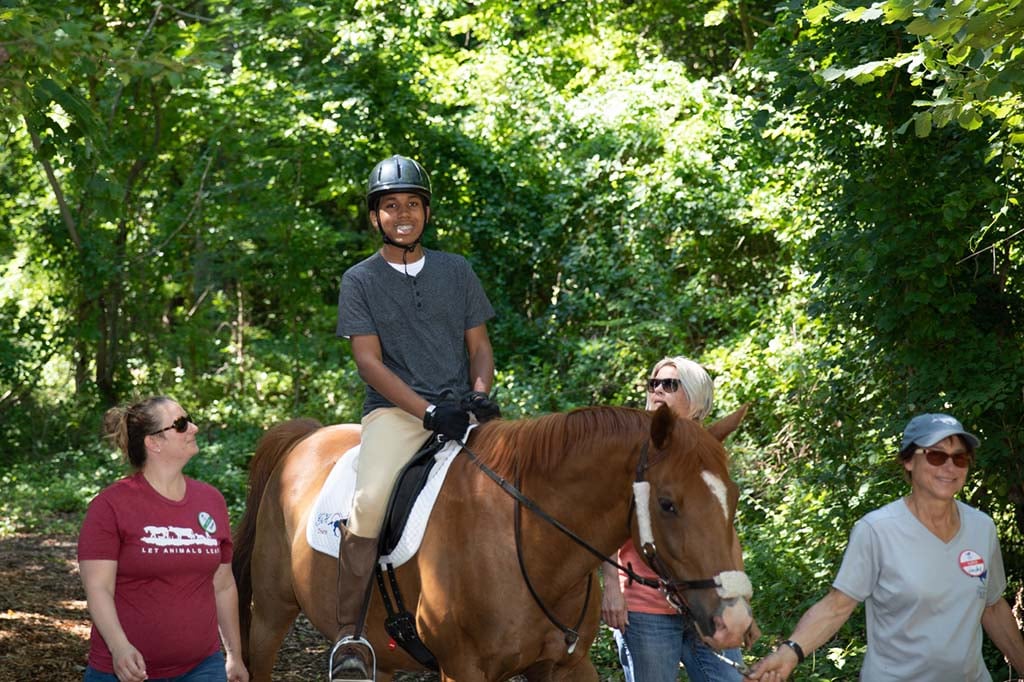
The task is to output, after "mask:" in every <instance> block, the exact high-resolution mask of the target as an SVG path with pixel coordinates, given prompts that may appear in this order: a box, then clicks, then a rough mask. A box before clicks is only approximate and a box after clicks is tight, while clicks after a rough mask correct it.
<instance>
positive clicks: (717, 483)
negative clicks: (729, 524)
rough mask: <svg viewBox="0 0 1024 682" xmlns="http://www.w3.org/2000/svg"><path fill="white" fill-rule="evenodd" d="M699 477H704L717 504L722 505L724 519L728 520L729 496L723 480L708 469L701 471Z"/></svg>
mask: <svg viewBox="0 0 1024 682" xmlns="http://www.w3.org/2000/svg"><path fill="white" fill-rule="evenodd" d="M700 477H701V478H703V479H704V482H705V483H707V486H708V487H709V488H711V492H712V493H713V494H714V496H715V497H716V498H717V499H718V504H720V505H722V513H723V514H725V520H726V521H728V520H729V498H728V497H727V494H726V493H727V491H726V487H725V482H724V481H723V480H722V479H720V478H719V477H718V476H715V475H714V474H713V473H711V472H710V471H702V472H701V474H700Z"/></svg>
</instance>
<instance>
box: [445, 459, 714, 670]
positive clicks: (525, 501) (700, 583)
mask: <svg viewBox="0 0 1024 682" xmlns="http://www.w3.org/2000/svg"><path fill="white" fill-rule="evenodd" d="M456 442H457V443H458V444H459V445H460V446H462V450H463V452H465V453H466V456H467V457H469V459H470V461H471V462H473V464H475V465H476V467H477V468H478V469H480V470H481V471H482V472H483V473H484V474H486V475H487V477H488V478H490V479H491V480H492V481H494V482H495V483H497V484H498V486H499V487H500V488H501V489H502V490H504V491H505V492H506V493H507V494H508V495H509V496H511V497H512V498H513V499H514V500H515V501H516V518H515V527H516V553H517V555H518V557H519V568H520V570H521V571H522V573H523V578H524V579H525V580H526V584H527V587H528V588H529V589H530V594H531V595H532V596H533V599H534V601H535V602H537V605H538V606H539V607H540V608H541V610H542V611H544V615H545V616H547V619H548V620H549V621H551V623H552V624H553V625H554V626H555V627H557V628H558V629H559V630H561V631H562V633H563V634H565V642H566V646H568V647H569V653H572V651H573V649H574V648H575V646H576V641H577V640H578V639H579V633H578V632H577V629H578V628H579V626H580V624H581V623H582V622H583V617H584V614H585V613H586V610H587V600H589V598H590V588H591V582H592V579H593V576H592V575H591V576H590V577H589V578H588V579H587V600H585V601H584V603H583V611H582V613H580V618H579V621H578V622H577V623H576V626H575V628H569V627H566V626H565V625H563V624H562V623H561V622H559V620H558V619H557V618H556V617H555V616H554V614H553V613H552V612H551V610H550V609H549V608H548V607H547V606H546V605H545V604H544V602H543V601H542V600H541V598H540V595H538V594H537V592H536V590H535V589H534V587H533V584H532V583H531V582H530V578H529V576H528V575H527V573H526V566H525V564H524V563H523V557H522V547H521V542H520V532H519V525H520V521H519V510H520V506H522V507H526V508H527V509H529V510H530V511H531V512H533V513H534V514H535V515H537V516H538V517H540V518H541V519H542V520H543V521H544V522H546V523H548V524H549V525H551V526H553V527H554V528H555V529H556V530H558V531H559V532H560V533H562V534H563V535H565V536H566V537H568V538H569V539H570V540H572V541H573V542H575V543H576V544H577V545H579V546H580V547H582V548H583V549H585V550H587V551H588V552H590V553H591V554H592V555H594V556H595V557H597V558H598V559H600V560H601V562H603V563H607V564H611V565H612V566H614V567H616V568H617V569H619V570H620V571H622V572H623V573H625V574H626V576H628V578H629V580H630V581H632V582H637V583H640V584H642V585H646V586H648V587H654V588H657V589H660V590H662V592H664V593H665V595H666V597H667V599H668V601H669V603H670V604H672V606H673V607H675V608H676V610H678V611H679V612H680V613H681V614H682V615H684V616H686V618H687V619H688V620H689V621H690V622H691V623H692V622H695V620H696V619H695V618H694V616H693V613H692V612H691V611H690V608H689V606H687V605H686V599H685V597H683V595H682V591H683V590H701V589H713V588H717V587H718V586H719V585H718V583H717V582H716V581H715V580H714V579H706V580H674V579H672V578H671V577H669V575H668V568H667V567H666V566H665V563H664V561H662V560H661V558H660V557H659V556H658V551H657V547H655V544H654V539H653V538H649V539H647V540H644V544H643V547H642V551H643V554H644V558H645V559H646V560H647V562H648V563H649V564H650V566H651V569H652V570H653V571H654V572H655V574H657V576H658V579H657V580H651V579H650V578H645V577H644V576H642V575H639V574H638V573H636V572H635V571H634V570H633V567H632V564H629V565H626V566H623V565H622V564H620V563H619V562H617V561H615V560H614V559H612V558H611V557H608V556H605V555H604V554H603V553H602V552H601V551H600V550H598V549H597V548H595V547H594V546H593V545H591V544H590V543H588V542H587V541H586V540H584V539H583V538H581V537H580V536H578V535H576V533H574V532H573V531H572V530H570V529H569V528H568V527H566V526H565V524H563V523H562V522H561V521H559V520H558V519H556V518H554V517H553V516H551V515H550V514H548V513H547V512H545V511H544V510H543V509H541V508H540V506H539V505H538V504H537V503H536V502H534V501H533V500H532V499H530V498H529V497H527V496H526V495H524V494H523V493H522V491H521V490H519V488H518V487H516V486H515V485H513V484H512V483H510V482H508V481H507V480H505V479H504V478H503V477H502V476H500V475H499V474H498V473H497V472H496V471H494V470H493V469H491V468H490V467H489V466H487V465H486V464H484V463H483V461H481V460H480V458H479V456H477V454H476V453H475V452H473V451H472V450H471V449H470V448H469V446H468V445H466V443H465V442H463V441H462V440H456ZM647 450H648V443H647V441H645V442H644V444H643V447H642V448H641V450H640V459H639V461H638V462H637V467H636V480H637V483H639V484H645V485H646V481H645V479H644V473H645V472H646V471H647V469H649V468H650V467H651V466H653V465H654V464H655V463H656V461H652V462H648V458H647ZM635 489H636V485H634V490H635ZM630 507H631V509H636V505H635V504H631V505H630ZM636 513H637V516H638V522H639V521H640V512H639V510H637V512H636ZM648 514H649V512H648ZM647 526H648V532H647V534H648V535H649V526H650V519H649V518H648V519H647Z"/></svg>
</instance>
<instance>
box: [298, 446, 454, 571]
mask: <svg viewBox="0 0 1024 682" xmlns="http://www.w3.org/2000/svg"><path fill="white" fill-rule="evenodd" d="M460 449H461V446H460V445H459V444H458V443H455V442H449V443H447V444H445V446H444V447H443V448H441V450H440V452H438V453H437V454H436V455H434V461H435V462H436V463H435V464H434V468H433V469H431V470H430V474H429V475H428V477H427V485H426V486H425V487H424V488H423V490H422V491H421V492H420V494H419V497H417V498H416V502H415V503H413V507H412V512H411V513H410V514H409V521H408V522H407V523H406V525H405V530H404V531H402V537H401V539H400V540H399V541H398V545H397V546H396V547H395V550H394V551H393V552H392V553H391V554H389V555H387V556H382V557H381V558H380V563H381V565H382V566H383V565H385V564H392V565H393V566H401V565H402V564H404V563H405V562H406V561H408V560H409V559H410V558H412V557H413V556H414V555H415V554H416V550H418V549H419V548H420V542H422V541H423V533H424V531H425V530H426V529H427V519H429V518H430V510H431V509H433V508H434V502H436V501H437V493H438V492H440V490H441V484H442V483H444V477H445V476H446V475H447V473H448V467H449V466H451V463H452V460H454V459H455V455H456V454H458V452H459V450H460ZM358 461H359V446H358V445H357V446H355V447H354V448H352V449H351V450H349V451H348V452H346V453H345V454H344V455H342V456H341V458H340V459H339V460H338V461H337V462H335V464H334V468H333V469H331V473H329V474H328V475H327V480H326V481H324V487H323V488H322V489H321V490H320V494H319V495H317V498H316V502H315V503H314V504H313V510H312V511H311V512H310V514H309V520H308V522H307V523H306V540H307V541H308V542H309V546H310V547H312V548H313V549H315V550H317V551H318V552H323V553H324V554H328V555H330V556H332V557H335V558H337V556H338V545H339V543H340V539H341V526H343V525H345V524H346V523H347V522H348V517H349V515H350V514H351V511H352V498H353V497H354V496H355V490H356V464H357V463H358Z"/></svg>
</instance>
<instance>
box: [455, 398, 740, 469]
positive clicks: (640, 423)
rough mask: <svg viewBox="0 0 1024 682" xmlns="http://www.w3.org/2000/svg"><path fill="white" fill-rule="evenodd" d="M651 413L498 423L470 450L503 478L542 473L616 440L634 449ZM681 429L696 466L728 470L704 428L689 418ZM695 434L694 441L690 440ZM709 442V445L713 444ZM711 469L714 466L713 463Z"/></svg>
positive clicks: (605, 411)
mask: <svg viewBox="0 0 1024 682" xmlns="http://www.w3.org/2000/svg"><path fill="white" fill-rule="evenodd" d="M651 419H652V415H651V413H650V412H647V411H646V410H639V409H634V408H628V407H581V408H577V409H575V410H572V411H570V412H565V413H556V414H548V415H544V416H542V417H534V418H530V419H519V420H512V421H504V420H495V421H492V422H488V423H487V424H485V425H484V426H482V427H480V428H478V429H475V431H474V435H473V438H472V440H471V443H470V447H471V448H472V449H473V451H474V452H475V453H476V454H477V455H478V456H479V457H480V459H481V460H483V461H484V462H485V463H486V464H487V465H488V466H489V467H491V468H492V469H494V470H495V471H496V472H497V473H498V474H500V475H501V476H503V477H505V478H512V477H514V476H517V475H518V476H531V475H544V474H546V473H549V472H551V471H553V470H554V469H556V468H557V467H558V466H559V464H560V463H562V462H563V461H564V460H565V459H566V458H568V457H571V456H573V455H574V453H580V452H585V453H590V452H592V451H593V450H595V449H601V450H604V449H606V448H607V447H608V446H609V445H610V444H612V443H613V442H614V441H618V443H617V444H618V446H619V447H621V448H623V449H624V450H632V446H634V445H637V444H639V442H640V437H641V436H646V435H647V434H648V433H649V432H650V429H651ZM681 428H683V429H684V434H685V433H687V432H688V431H690V430H691V429H692V430H693V431H692V433H690V434H688V435H687V438H686V439H687V440H688V441H689V442H690V443H692V444H693V446H694V447H693V448H692V452H694V453H695V455H696V456H694V457H687V458H686V460H687V461H688V462H693V463H694V464H695V465H696V464H699V463H700V462H704V461H706V460H707V459H708V458H710V459H711V462H709V464H712V462H716V461H717V462H719V463H720V465H721V466H725V463H724V459H725V451H724V449H722V448H720V447H718V448H716V447H715V446H714V445H713V444H712V443H717V441H715V440H714V439H713V438H712V439H708V438H707V437H704V438H701V437H697V435H696V432H697V431H703V429H702V428H701V427H700V426H699V425H698V424H697V423H696V422H691V421H690V420H682V424H681ZM691 436H692V437H691ZM709 440H710V442H709ZM712 465H713V464H712Z"/></svg>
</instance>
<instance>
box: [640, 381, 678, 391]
mask: <svg viewBox="0 0 1024 682" xmlns="http://www.w3.org/2000/svg"><path fill="white" fill-rule="evenodd" d="M659 386H661V388H662V390H664V391H665V393H675V392H676V391H678V390H679V387H680V386H682V384H681V383H680V381H679V379H648V380H647V390H648V391H650V392H651V393H653V392H654V391H656V390H657V389H658V387H659Z"/></svg>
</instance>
